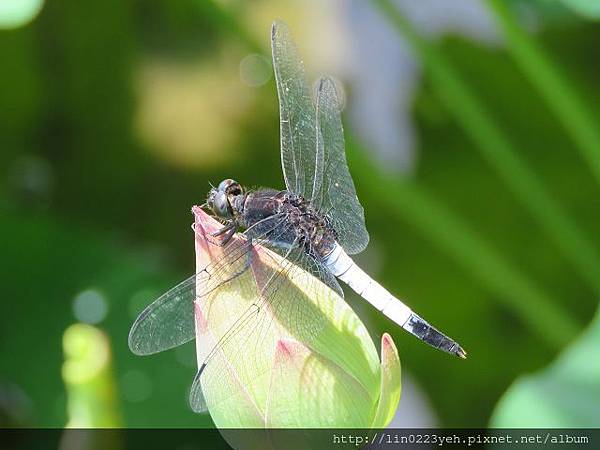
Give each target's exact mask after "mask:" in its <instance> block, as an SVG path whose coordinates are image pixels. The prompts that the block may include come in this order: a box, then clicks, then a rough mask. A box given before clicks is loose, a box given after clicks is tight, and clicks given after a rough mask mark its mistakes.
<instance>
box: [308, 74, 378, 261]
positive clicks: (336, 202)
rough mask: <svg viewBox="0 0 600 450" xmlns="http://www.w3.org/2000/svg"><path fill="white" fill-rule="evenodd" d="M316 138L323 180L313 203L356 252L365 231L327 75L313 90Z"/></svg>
mask: <svg viewBox="0 0 600 450" xmlns="http://www.w3.org/2000/svg"><path fill="white" fill-rule="evenodd" d="M316 139H317V143H316V148H318V149H319V148H320V149H322V151H323V157H322V158H320V159H319V160H322V164H323V168H322V169H319V168H317V173H318V172H319V171H322V172H323V183H322V186H321V188H320V189H319V190H317V191H316V192H315V196H314V198H313V205H314V206H315V207H316V208H317V209H318V210H320V211H322V212H323V213H324V214H326V215H327V217H328V218H329V219H330V221H331V224H332V225H333V228H334V229H335V231H336V232H337V234H338V238H337V240H338V242H339V243H340V244H341V246H342V247H343V248H344V250H345V251H346V253H348V254H355V253H359V252H361V251H362V250H364V249H365V247H366V246H367V244H368V242H369V233H368V232H367V228H366V226H365V213H364V210H363V207H362V206H361V204H360V202H359V201H358V197H357V195H356V189H355V188H354V182H353V181H352V177H351V175H350V171H349V170H348V163H347V162H346V152H345V148H344V130H343V128H342V121H341V118H340V102H339V99H338V94H337V92H336V88H335V84H334V82H333V80H331V79H329V78H324V79H322V80H321V81H320V83H319V88H318V92H317V133H316ZM319 151H320V150H319Z"/></svg>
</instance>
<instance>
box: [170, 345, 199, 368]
mask: <svg viewBox="0 0 600 450" xmlns="http://www.w3.org/2000/svg"><path fill="white" fill-rule="evenodd" d="M173 353H174V354H175V359H176V360H177V362H178V363H179V364H181V365H182V366H184V367H196V342H195V341H192V342H188V343H187V344H184V345H180V346H179V347H177V348H176V349H175V351H174V352H173Z"/></svg>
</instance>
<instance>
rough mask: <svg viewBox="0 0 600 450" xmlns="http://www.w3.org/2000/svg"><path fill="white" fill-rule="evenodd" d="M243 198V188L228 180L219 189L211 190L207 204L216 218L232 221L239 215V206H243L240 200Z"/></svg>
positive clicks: (220, 184)
mask: <svg viewBox="0 0 600 450" xmlns="http://www.w3.org/2000/svg"><path fill="white" fill-rule="evenodd" d="M243 196H244V189H243V188H242V186H241V185H240V184H239V183H238V182H237V181H235V180H231V179H229V178H228V179H226V180H223V181H221V183H219V186H218V187H216V188H212V189H211V190H210V192H209V193H208V199H207V200H206V204H207V206H208V207H209V208H210V209H211V210H212V212H213V213H214V214H215V215H216V216H218V217H221V218H223V219H231V218H233V217H234V216H235V215H236V214H237V213H238V211H237V205H240V204H241V202H240V201H239V199H241V198H243ZM242 203H243V202H242Z"/></svg>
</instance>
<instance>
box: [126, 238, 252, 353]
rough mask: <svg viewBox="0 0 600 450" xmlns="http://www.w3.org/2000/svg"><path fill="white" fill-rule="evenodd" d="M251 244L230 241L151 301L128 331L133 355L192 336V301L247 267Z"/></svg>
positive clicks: (171, 346) (154, 349) (152, 350)
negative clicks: (200, 267)
mask: <svg viewBox="0 0 600 450" xmlns="http://www.w3.org/2000/svg"><path fill="white" fill-rule="evenodd" d="M250 248H251V245H250V243H249V241H247V240H245V239H239V240H233V241H231V242H230V243H229V244H228V245H227V246H224V247H223V248H222V249H219V251H222V252H223V255H222V257H221V258H219V259H218V260H215V261H214V262H212V263H211V264H209V265H207V266H206V267H205V268H204V270H202V271H200V272H198V273H197V274H195V275H192V276H191V277H190V278H188V279H187V280H185V281H183V282H181V283H180V284H178V285H177V286H175V287H174V288H172V289H170V290H169V291H167V292H166V293H164V294H163V295H161V296H160V297H159V298H158V299H156V300H155V301H154V302H153V303H151V304H150V305H149V306H148V307H147V308H146V309H145V310H144V311H142V313H141V314H140V315H139V317H138V318H137V319H136V321H135V322H134V323H133V326H132V327H131V330H130V332H129V348H130V349H131V351H132V352H133V353H135V354H137V355H150V354H153V353H158V352H162V351H163V350H168V349H170V348H174V347H177V346H179V345H182V344H185V343H186V342H189V341H191V340H192V339H194V337H195V329H194V300H195V298H196V295H197V294H198V293H201V294H203V295H206V294H207V293H210V292H212V291H214V290H215V289H217V288H218V287H219V286H220V285H222V284H224V283H227V282H228V281H230V280H232V279H233V278H235V277H237V276H238V275H239V274H241V273H242V272H243V271H244V270H246V269H247V268H248V265H249V259H248V258H249V257H250Z"/></svg>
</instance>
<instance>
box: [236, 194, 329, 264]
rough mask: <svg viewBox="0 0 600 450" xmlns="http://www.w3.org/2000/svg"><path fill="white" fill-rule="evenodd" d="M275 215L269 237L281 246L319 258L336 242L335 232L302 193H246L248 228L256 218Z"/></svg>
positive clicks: (255, 222)
mask: <svg viewBox="0 0 600 450" xmlns="http://www.w3.org/2000/svg"><path fill="white" fill-rule="evenodd" d="M273 216H274V217H275V222H277V223H278V226H277V228H276V230H274V232H273V233H271V237H273V236H276V239H274V241H276V242H277V244H278V245H280V246H282V247H288V248H289V247H299V248H302V249H303V250H304V251H306V252H307V253H310V254H311V255H313V256H315V257H317V258H322V257H324V256H326V255H327V254H328V253H329V252H331V250H333V247H334V246H335V244H336V233H335V230H334V229H333V227H332V226H331V224H330V222H329V220H328V219H327V217H326V216H325V215H323V214H321V213H320V212H319V211H317V210H316V209H315V208H314V207H313V206H312V205H311V204H310V202H309V201H307V200H305V199H304V198H303V197H302V196H300V195H297V194H294V193H291V192H289V191H273V190H268V189H264V190H258V191H255V192H251V193H249V194H248V195H247V197H246V199H245V201H244V206H243V214H242V215H241V217H242V218H243V222H244V223H243V225H244V226H245V227H247V228H248V227H251V226H253V225H255V224H257V223H258V222H260V221H265V220H267V223H269V220H270V219H268V218H270V217H273Z"/></svg>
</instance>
